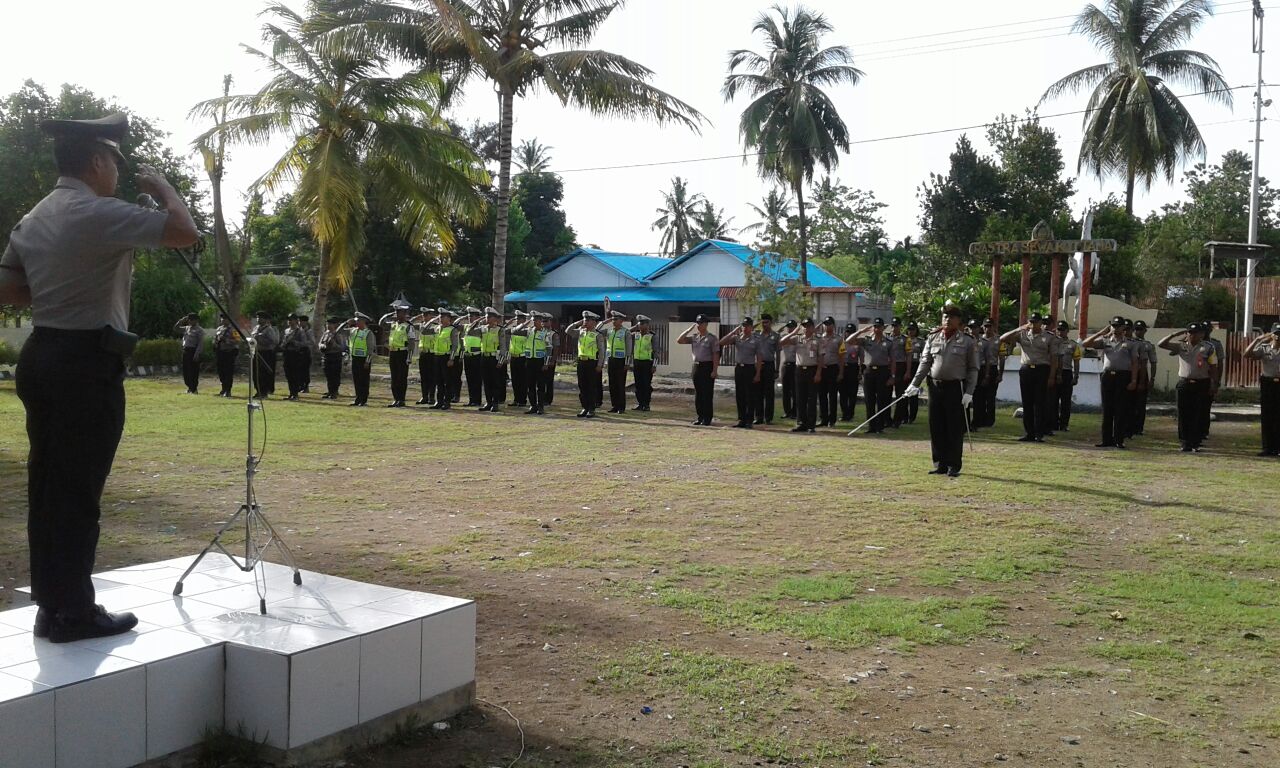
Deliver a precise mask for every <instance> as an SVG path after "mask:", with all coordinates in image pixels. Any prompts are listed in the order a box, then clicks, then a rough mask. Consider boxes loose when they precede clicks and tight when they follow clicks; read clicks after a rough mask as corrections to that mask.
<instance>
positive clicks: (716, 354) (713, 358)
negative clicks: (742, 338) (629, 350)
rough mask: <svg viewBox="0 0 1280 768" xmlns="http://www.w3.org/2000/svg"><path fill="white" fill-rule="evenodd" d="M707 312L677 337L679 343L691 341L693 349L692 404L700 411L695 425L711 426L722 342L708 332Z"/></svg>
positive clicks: (694, 422) (696, 410)
mask: <svg viewBox="0 0 1280 768" xmlns="http://www.w3.org/2000/svg"><path fill="white" fill-rule="evenodd" d="M709 320H710V318H708V317H707V316H706V315H698V316H697V317H696V318H694V320H693V325H691V326H689V327H688V328H687V329H685V332H684V333H682V334H680V336H679V337H678V338H677V339H676V343H677V344H688V345H689V346H690V347H691V351H692V352H693V393H694V394H693V407H694V411H695V412H696V414H697V418H696V419H694V421H693V425H694V426H695V427H696V426H703V427H709V426H711V420H712V419H713V418H715V386H716V373H717V371H716V369H717V368H719V367H720V344H719V340H718V339H716V337H715V336H714V335H712V334H711V333H710V332H708V331H707V322H708V321H709Z"/></svg>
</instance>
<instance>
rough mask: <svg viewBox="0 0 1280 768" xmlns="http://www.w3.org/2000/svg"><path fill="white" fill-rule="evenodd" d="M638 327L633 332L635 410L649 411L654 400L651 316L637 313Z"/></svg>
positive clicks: (632, 355) (632, 356)
mask: <svg viewBox="0 0 1280 768" xmlns="http://www.w3.org/2000/svg"><path fill="white" fill-rule="evenodd" d="M636 323H637V325H636V327H635V329H634V331H633V332H632V336H633V338H632V340H631V363H632V365H634V366H635V373H634V374H633V375H634V377H635V382H636V405H635V407H634V408H632V410H633V411H647V410H649V404H650V402H652V400H653V331H651V330H649V318H648V316H646V315H636Z"/></svg>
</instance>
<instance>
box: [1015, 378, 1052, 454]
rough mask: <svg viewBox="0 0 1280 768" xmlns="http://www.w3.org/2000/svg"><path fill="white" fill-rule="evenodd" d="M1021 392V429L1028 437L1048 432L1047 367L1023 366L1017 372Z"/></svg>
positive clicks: (1041, 435)
mask: <svg viewBox="0 0 1280 768" xmlns="http://www.w3.org/2000/svg"><path fill="white" fill-rule="evenodd" d="M1018 387H1019V388H1020V389H1021V390H1022V428H1023V430H1025V431H1026V433H1027V435H1028V436H1030V437H1043V436H1044V434H1045V433H1046V432H1048V431H1049V366H1048V365H1024V366H1022V368H1021V369H1019V370H1018Z"/></svg>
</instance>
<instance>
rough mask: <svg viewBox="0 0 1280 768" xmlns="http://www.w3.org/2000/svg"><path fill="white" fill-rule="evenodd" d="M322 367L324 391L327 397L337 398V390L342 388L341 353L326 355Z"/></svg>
mask: <svg viewBox="0 0 1280 768" xmlns="http://www.w3.org/2000/svg"><path fill="white" fill-rule="evenodd" d="M323 365H324V381H325V390H326V392H327V394H328V395H329V397H337V396H338V388H339V387H341V386H342V353H341V352H334V353H331V354H326V355H325V356H324V363H323Z"/></svg>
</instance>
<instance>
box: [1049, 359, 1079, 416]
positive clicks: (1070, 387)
mask: <svg viewBox="0 0 1280 768" xmlns="http://www.w3.org/2000/svg"><path fill="white" fill-rule="evenodd" d="M1075 382H1076V373H1075V370H1074V369H1071V368H1062V369H1059V370H1058V388H1057V389H1055V390H1054V392H1053V406H1054V407H1053V409H1052V411H1053V413H1052V414H1051V415H1052V416H1053V426H1054V429H1066V428H1068V427H1069V426H1071V395H1072V394H1074V393H1075V390H1076V384H1075Z"/></svg>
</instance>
